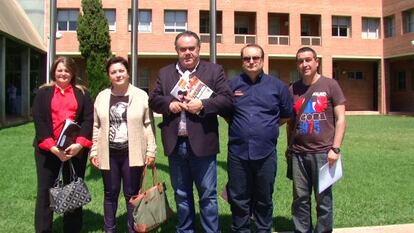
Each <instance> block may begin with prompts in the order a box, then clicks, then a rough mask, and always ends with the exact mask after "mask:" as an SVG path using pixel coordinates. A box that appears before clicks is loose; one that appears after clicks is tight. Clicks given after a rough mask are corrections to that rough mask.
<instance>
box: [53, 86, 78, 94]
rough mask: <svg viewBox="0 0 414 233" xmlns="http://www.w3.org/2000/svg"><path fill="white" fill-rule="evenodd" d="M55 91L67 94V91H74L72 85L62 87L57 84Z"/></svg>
mask: <svg viewBox="0 0 414 233" xmlns="http://www.w3.org/2000/svg"><path fill="white" fill-rule="evenodd" d="M54 93H60V94H62V95H65V94H66V93H73V87H72V85H69V86H67V87H66V88H64V89H62V88H61V87H59V86H58V85H56V84H55V90H54Z"/></svg>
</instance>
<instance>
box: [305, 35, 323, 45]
mask: <svg viewBox="0 0 414 233" xmlns="http://www.w3.org/2000/svg"><path fill="white" fill-rule="evenodd" d="M300 39H301V43H302V45H321V44H322V38H321V37H320V36H301V37H300Z"/></svg>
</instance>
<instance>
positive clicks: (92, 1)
mask: <svg viewBox="0 0 414 233" xmlns="http://www.w3.org/2000/svg"><path fill="white" fill-rule="evenodd" d="M77 36H78V41H79V51H80V52H81V55H82V57H83V58H84V59H85V62H86V74H87V77H88V84H89V90H90V93H91V96H92V97H93V98H95V97H96V95H97V94H98V93H99V91H101V90H103V89H104V88H106V87H108V86H109V79H108V78H107V76H106V71H105V64H106V60H107V59H108V58H109V57H110V56H111V37H110V35H109V28H108V21H107V19H106V17H105V12H104V10H103V8H102V2H101V0H82V12H81V14H80V15H79V19H78V29H77Z"/></svg>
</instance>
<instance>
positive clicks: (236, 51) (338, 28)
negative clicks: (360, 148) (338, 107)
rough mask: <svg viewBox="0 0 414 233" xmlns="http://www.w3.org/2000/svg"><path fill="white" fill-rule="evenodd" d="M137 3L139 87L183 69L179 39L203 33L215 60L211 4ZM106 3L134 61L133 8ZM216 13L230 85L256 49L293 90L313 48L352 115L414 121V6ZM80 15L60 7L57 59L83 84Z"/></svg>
mask: <svg viewBox="0 0 414 233" xmlns="http://www.w3.org/2000/svg"><path fill="white" fill-rule="evenodd" d="M20 1H21V3H22V5H27V4H25V2H27V1H26V0H20ZM36 2H37V1H36ZM49 3H50V1H49V0H45V1H43V4H44V6H43V9H44V20H43V21H44V27H43V30H38V31H39V33H40V34H41V36H42V38H43V42H44V45H47V38H48V37H47V35H48V34H49V18H50V16H49V12H50V8H49ZM138 3H139V5H138V8H139V15H138V30H139V32H138V77H136V78H137V80H138V86H139V87H141V88H142V89H145V90H151V89H152V88H153V87H154V85H155V81H156V77H157V72H158V70H159V68H161V67H162V66H164V65H166V64H169V63H172V62H175V61H176V53H175V51H174V45H173V42H174V38H175V36H176V35H177V33H179V32H182V31H184V30H191V31H194V32H196V33H198V34H199V35H200V37H201V40H202V46H201V55H202V58H203V59H209V51H210V50H209V46H210V44H209V41H210V40H209V38H210V34H209V17H210V12H209V10H210V0H200V1H191V5H190V4H189V2H188V1H185V0H175V1H168V0H140V1H138ZM102 4H103V8H104V10H105V15H106V17H107V19H108V23H109V30H110V35H111V49H112V51H113V53H114V54H116V55H120V56H123V57H128V58H130V57H131V56H130V55H131V0H116V1H114V0H102ZM216 8H217V12H216V15H217V19H216V28H217V30H216V31H217V37H216V40H217V44H216V48H217V63H219V64H221V65H223V67H224V69H225V72H226V75H227V77H228V78H229V79H231V78H232V77H234V76H235V75H237V74H238V73H239V72H241V60H240V49H241V48H242V47H243V46H244V45H245V44H247V43H258V44H260V45H261V46H262V47H263V48H264V50H265V53H266V56H265V66H264V69H265V71H266V72H268V73H270V74H274V75H278V76H279V77H280V79H282V80H284V81H285V82H286V83H290V82H293V81H295V80H297V79H298V78H299V76H298V73H297V71H296V65H295V53H296V51H297V50H298V49H299V48H300V47H302V46H310V47H312V48H314V49H315V50H316V51H317V53H318V56H319V59H320V73H321V74H322V75H325V76H328V77H332V78H334V79H336V80H338V82H339V84H340V85H341V87H342V88H343V90H344V92H345V95H346V97H347V110H348V111H350V112H357V113H365V112H368V113H380V114H388V113H394V112H397V113H410V114H413V113H414V103H413V102H412V101H410V100H411V98H412V97H413V96H414V68H413V67H414V1H412V0H382V1H380V0H366V1H354V0H342V1H331V0H316V1H312V2H309V1H306V0H294V1H291V0H278V1H275V0H260V1H250V0H220V1H217V5H216ZM26 12H30V11H27V10H26ZM80 12H81V0H57V21H58V22H57V29H58V33H59V35H61V38H60V39H58V40H56V53H57V55H66V56H71V57H73V58H75V60H76V61H77V63H78V65H79V67H80V69H79V70H81V72H80V73H79V76H81V77H82V78H86V77H85V76H86V75H85V73H84V61H83V59H82V57H81V55H80V52H79V49H78V46H79V44H78V41H77V35H76V29H77V18H78V16H79V14H80ZM36 19H37V20H39V17H38V15H37V17H36Z"/></svg>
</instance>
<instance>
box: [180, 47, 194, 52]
mask: <svg viewBox="0 0 414 233" xmlns="http://www.w3.org/2000/svg"><path fill="white" fill-rule="evenodd" d="M195 49H196V47H195V46H191V47H180V48H178V50H179V51H180V52H182V53H185V52H187V50H189V51H190V52H194V50H195Z"/></svg>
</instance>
